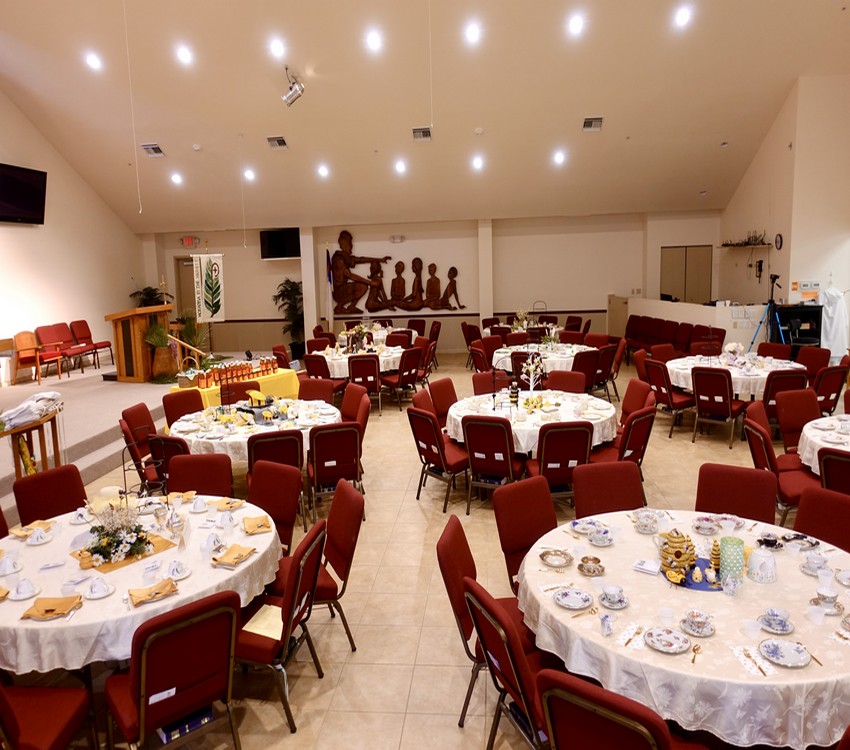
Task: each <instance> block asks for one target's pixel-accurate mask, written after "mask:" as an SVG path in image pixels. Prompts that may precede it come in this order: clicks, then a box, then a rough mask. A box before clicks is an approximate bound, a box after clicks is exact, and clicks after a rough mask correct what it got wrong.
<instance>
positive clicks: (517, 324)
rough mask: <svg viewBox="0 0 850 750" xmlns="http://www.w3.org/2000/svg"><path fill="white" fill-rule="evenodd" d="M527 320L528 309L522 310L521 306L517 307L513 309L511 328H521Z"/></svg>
mask: <svg viewBox="0 0 850 750" xmlns="http://www.w3.org/2000/svg"><path fill="white" fill-rule="evenodd" d="M527 322H528V311H527V310H523V309H522V308H521V307H518V308H517V309H516V310H514V324H513V329H514V330H515V331H516V330H522V329H523V328H525V326H526V323H527Z"/></svg>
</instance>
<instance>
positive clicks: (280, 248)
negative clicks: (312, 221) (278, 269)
mask: <svg viewBox="0 0 850 750" xmlns="http://www.w3.org/2000/svg"><path fill="white" fill-rule="evenodd" d="M260 257H261V258H263V259H264V260H270V259H274V258H300V257H301V232H300V230H299V229H298V227H288V228H286V229H266V230H263V231H261V232H260Z"/></svg>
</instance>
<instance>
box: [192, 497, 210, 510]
mask: <svg viewBox="0 0 850 750" xmlns="http://www.w3.org/2000/svg"><path fill="white" fill-rule="evenodd" d="M192 510H194V511H195V512H196V513H201V512H203V511H205V510H207V503H206V501H205V500H204V498H202V497H196V498H195V502H193V503H192Z"/></svg>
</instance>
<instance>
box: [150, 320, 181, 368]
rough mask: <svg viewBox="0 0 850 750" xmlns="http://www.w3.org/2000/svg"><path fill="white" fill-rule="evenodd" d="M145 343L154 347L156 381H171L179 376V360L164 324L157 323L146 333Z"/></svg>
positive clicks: (153, 362)
mask: <svg viewBox="0 0 850 750" xmlns="http://www.w3.org/2000/svg"><path fill="white" fill-rule="evenodd" d="M145 343H146V344H150V346H152V347H153V361H152V363H151V375H152V377H153V380H156V381H170V380H173V379H174V377H175V376H176V375H177V369H178V368H177V360H176V359H175V357H174V351H173V350H172V349H171V344H170V343H169V341H168V331H166V330H165V326H164V325H162V323H160V322H158V321H155V322H153V323H151V324H150V325H149V326H148V330H147V331H145Z"/></svg>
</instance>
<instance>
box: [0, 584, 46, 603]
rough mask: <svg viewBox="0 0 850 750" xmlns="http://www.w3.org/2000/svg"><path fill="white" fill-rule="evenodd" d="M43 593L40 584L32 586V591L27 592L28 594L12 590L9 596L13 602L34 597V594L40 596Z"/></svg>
mask: <svg viewBox="0 0 850 750" xmlns="http://www.w3.org/2000/svg"><path fill="white" fill-rule="evenodd" d="M40 593H41V589H40V588H39V587H38V586H33V587H32V593H29V594H27V595H26V596H22V595H21V594H19V593H18V592H17V591H10V592H9V596H8V597H7V598H8V599H9V601H13V602H24V601H26V600H27V599H32V598H33V597H34V596H38V595H39V594H40Z"/></svg>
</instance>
